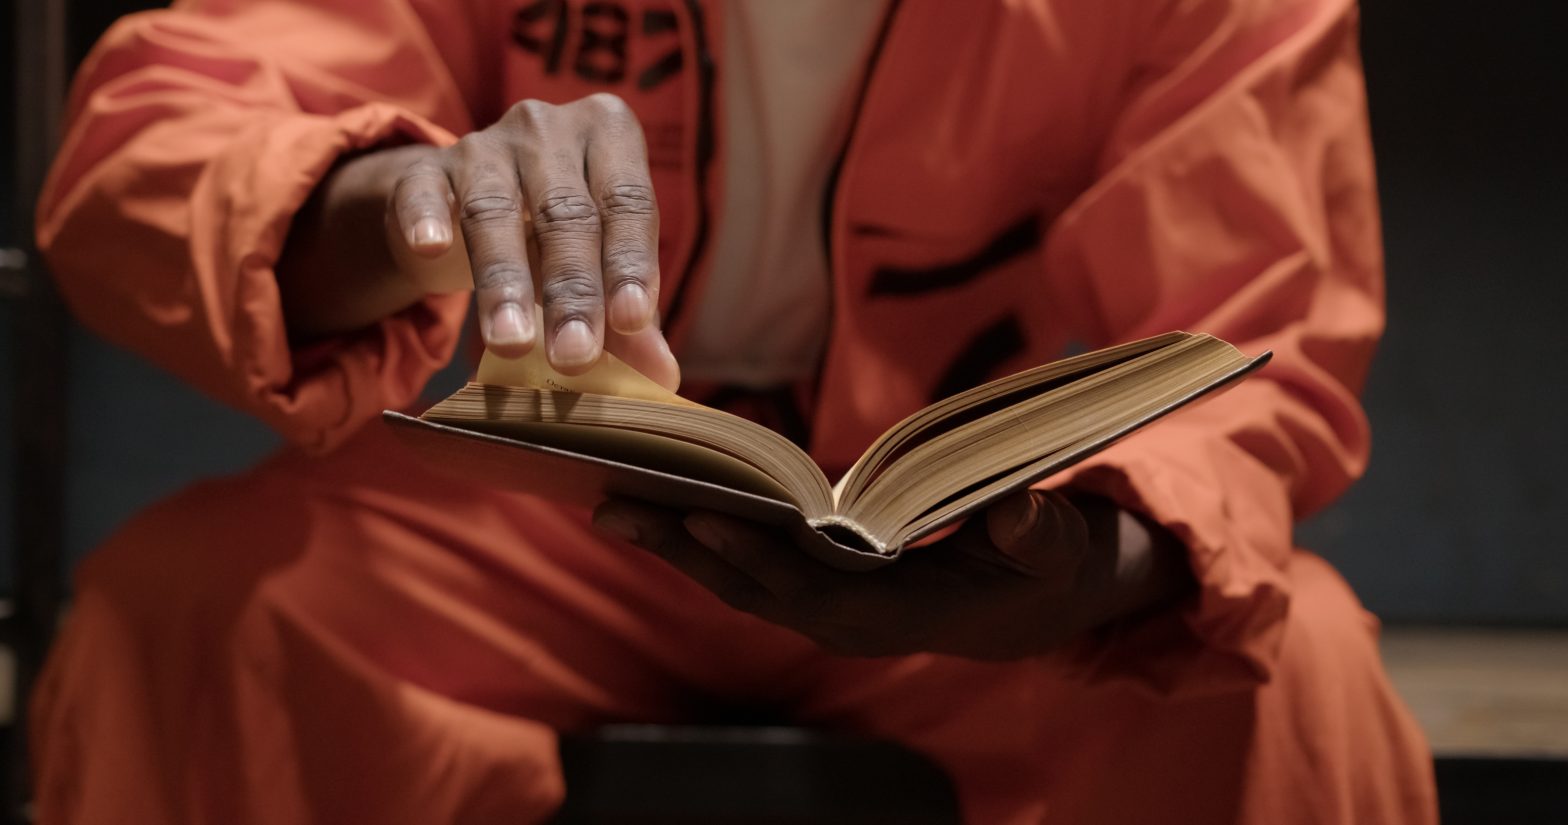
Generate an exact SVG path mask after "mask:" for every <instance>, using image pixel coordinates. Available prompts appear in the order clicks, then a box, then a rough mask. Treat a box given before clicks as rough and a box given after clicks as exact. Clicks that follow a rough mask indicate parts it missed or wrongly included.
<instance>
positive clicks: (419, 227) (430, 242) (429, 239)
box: [414, 218, 452, 247]
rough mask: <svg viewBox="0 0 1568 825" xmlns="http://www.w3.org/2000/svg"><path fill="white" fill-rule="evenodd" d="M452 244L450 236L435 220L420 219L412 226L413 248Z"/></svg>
mask: <svg viewBox="0 0 1568 825" xmlns="http://www.w3.org/2000/svg"><path fill="white" fill-rule="evenodd" d="M451 242H452V235H451V233H450V232H448V231H447V228H446V227H445V226H442V225H441V222H440V221H438V220H436V219H435V218H420V219H419V221H418V222H417V223H415V224H414V246H417V247H432V246H445V245H446V244H448V243H451Z"/></svg>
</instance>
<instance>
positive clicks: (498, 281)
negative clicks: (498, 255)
mask: <svg viewBox="0 0 1568 825" xmlns="http://www.w3.org/2000/svg"><path fill="white" fill-rule="evenodd" d="M527 282H528V271H527V270H525V269H523V267H522V266H521V265H519V264H517V263H516V262H514V261H496V262H494V263H489V264H486V265H484V266H481V267H478V268H477V269H476V270H475V271H474V288H475V289H481V290H484V291H485V292H487V293H490V294H491V295H493V296H495V297H496V298H497V299H499V300H501V301H508V300H513V301H521V300H522V298H523V288H522V287H523V284H524V283H527Z"/></svg>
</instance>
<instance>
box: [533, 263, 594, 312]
mask: <svg viewBox="0 0 1568 825" xmlns="http://www.w3.org/2000/svg"><path fill="white" fill-rule="evenodd" d="M600 289H601V287H600V284H599V278H598V277H597V276H596V275H594V274H593V273H591V272H589V271H588V270H587V269H585V268H582V267H577V266H572V267H568V268H566V269H563V270H560V271H557V272H554V273H551V275H550V277H549V278H547V279H546V280H545V283H544V290H543V292H544V296H543V297H544V302H545V305H546V306H548V307H550V309H551V310H552V312H554V313H556V314H557V315H559V316H562V317H587V316H588V315H589V314H591V312H592V310H593V309H595V308H596V307H597V306H598V305H599V303H600V300H601V299H600Z"/></svg>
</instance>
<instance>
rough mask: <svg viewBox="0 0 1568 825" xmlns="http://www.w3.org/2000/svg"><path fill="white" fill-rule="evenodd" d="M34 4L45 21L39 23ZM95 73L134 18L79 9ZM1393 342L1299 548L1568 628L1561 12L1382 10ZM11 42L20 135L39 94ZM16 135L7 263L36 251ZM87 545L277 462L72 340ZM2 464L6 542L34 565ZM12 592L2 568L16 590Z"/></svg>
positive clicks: (5, 168) (79, 535) (4, 335)
mask: <svg viewBox="0 0 1568 825" xmlns="http://www.w3.org/2000/svg"><path fill="white" fill-rule="evenodd" d="M23 1H25V0H23ZM75 5H76V6H77V16H76V18H75V19H73V20H72V24H71V30H72V32H73V41H74V43H75V49H76V54H77V56H80V55H81V54H83V53H84V52H85V50H86V48H87V47H88V46H89V45H90V44H91V42H92V40H93V39H95V38H96V36H97V34H98V33H99V32H101V31H102V29H103V28H104V26H106V25H107V24H108V22H109V21H110V20H112V19H113V17H114V16H115V15H116V14H118V13H120V12H122V11H126V10H130V9H131V8H135V7H138V6H146V5H151V4H148V3H135V2H105V1H104V0H81V2H77V3H76V4H75ZM1364 6H1365V7H1364V12H1363V19H1364V50H1365V54H1366V62H1367V71H1368V82H1369V84H1370V91H1371V97H1372V118H1373V130H1374V138H1375V141H1376V146H1377V152H1378V160H1379V182H1380V186H1381V189H1382V194H1383V216H1384V228H1385V235H1386V244H1387V252H1388V297H1389V321H1390V325H1389V331H1388V335H1387V337H1386V339H1385V341H1384V344H1383V347H1382V349H1381V350H1380V352H1379V355H1378V358H1377V362H1376V364H1375V367H1374V369H1373V372H1372V378H1371V383H1370V385H1369V388H1368V390H1367V393H1366V404H1367V408H1368V410H1369V412H1370V414H1371V416H1372V420H1373V425H1374V432H1375V439H1374V444H1375V447H1374V457H1373V461H1372V466H1371V470H1370V472H1369V474H1368V476H1367V477H1366V478H1365V479H1364V480H1363V481H1362V482H1361V483H1360V484H1359V485H1357V486H1356V487H1355V488H1354V489H1353V490H1352V491H1351V492H1350V493H1349V494H1348V495H1347V496H1346V497H1345V498H1344V499H1343V500H1342V501H1341V502H1339V503H1338V504H1337V505H1335V506H1334V507H1332V508H1330V509H1329V510H1328V511H1326V512H1324V513H1322V514H1320V515H1319V516H1317V517H1316V518H1314V519H1312V520H1311V521H1310V522H1309V523H1307V524H1306V525H1304V526H1303V527H1302V528H1301V531H1300V534H1301V541H1302V543H1304V544H1306V545H1308V546H1310V547H1313V548H1315V549H1317V550H1318V551H1319V552H1321V553H1323V554H1324V555H1326V556H1328V557H1329V558H1330V559H1331V560H1333V561H1334V563H1335V564H1337V565H1338V566H1339V568H1340V570H1342V571H1343V572H1344V574H1345V575H1346V577H1347V578H1349V579H1350V581H1351V582H1352V584H1354V585H1355V587H1356V590H1357V591H1358V592H1359V593H1360V594H1361V596H1362V598H1363V599H1364V600H1365V601H1366V602H1367V604H1368V606H1370V607H1371V608H1372V609H1373V610H1375V611H1376V612H1378V613H1379V614H1380V615H1382V616H1383V617H1384V618H1385V619H1390V620H1399V621H1420V622H1439V623H1514V624H1553V625H1565V624H1568V526H1565V523H1564V519H1565V516H1568V483H1565V482H1564V481H1563V479H1562V476H1561V472H1562V468H1563V466H1564V464H1565V460H1568V445H1565V439H1568V435H1565V432H1568V428H1565V427H1564V426H1563V422H1562V418H1563V411H1564V410H1565V409H1568V385H1565V380H1564V377H1563V376H1564V375H1565V374H1568V370H1565V368H1564V366H1563V364H1564V362H1565V360H1568V359H1565V356H1568V334H1565V332H1564V326H1565V321H1564V320H1563V319H1562V318H1561V317H1560V316H1561V315H1562V313H1563V311H1564V309H1565V308H1568V279H1565V275H1568V265H1565V264H1568V255H1565V253H1564V252H1563V244H1564V242H1565V241H1568V238H1565V234H1568V232H1565V230H1568V202H1565V201H1568V195H1565V193H1568V162H1565V161H1564V159H1563V157H1562V151H1563V148H1564V147H1565V146H1568V140H1565V137H1568V135H1565V134H1564V132H1565V130H1564V114H1563V107H1564V105H1565V104H1568V95H1564V93H1563V92H1564V90H1565V89H1568V82H1565V81H1568V66H1565V65H1564V58H1563V57H1562V56H1561V55H1562V52H1561V51H1560V50H1559V49H1558V48H1557V47H1558V46H1559V45H1560V43H1559V41H1560V40H1561V27H1560V25H1557V24H1556V22H1555V12H1556V9H1555V4H1551V3H1536V4H1508V5H1505V6H1499V7H1495V10H1493V11H1482V10H1481V9H1482V8H1483V7H1481V6H1479V5H1477V4H1474V3H1470V2H1463V3H1462V2H1455V0H1437V2H1427V3H1395V2H1392V0H1367V2H1366V3H1365V4H1364ZM9 40H10V38H9V32H7V34H6V38H5V40H4V42H0V49H3V50H5V51H4V52H0V56H3V60H0V72H3V73H4V76H0V111H5V112H10V111H13V109H12V100H11V95H12V93H13V89H14V87H15V84H16V81H17V78H16V76H15V72H16V71H17V70H18V67H16V66H15V65H14V58H13V55H12V54H11V52H10V49H11V45H12V44H11V43H10V42H9ZM11 141H12V134H11V124H10V123H9V122H8V123H7V124H6V126H5V128H4V129H3V130H0V244H12V243H15V241H16V238H17V234H16V233H17V232H18V226H17V220H16V215H15V212H14V210H13V201H14V200H15V197H14V172H13V168H12V167H13V163H12V161H11V158H12V151H13V149H12V143H11ZM17 311H18V310H17V308H16V307H15V306H13V305H11V304H10V303H8V302H4V301H0V432H6V433H9V432H10V429H11V426H12V423H13V421H14V419H15V405H16V404H18V403H25V399H18V398H17V391H16V389H15V387H14V386H13V383H14V382H13V379H12V376H13V374H14V369H15V364H16V362H17V359H21V358H27V357H29V354H28V353H27V352H24V351H20V350H19V348H18V345H17V343H16V342H15V341H14V340H12V339H13V337H14V336H13V330H14V328H15V315H14V313H15V312H17ZM69 358H70V363H71V369H70V388H71V412H70V443H69V449H70V458H69V464H68V474H67V480H68V493H69V496H68V501H67V514H68V526H67V529H66V542H67V545H68V549H69V551H70V553H71V554H72V556H73V557H80V556H81V555H83V554H85V553H86V552H88V551H89V550H90V549H91V548H92V547H93V546H94V545H95V544H97V543H98V542H99V541H101V540H102V539H103V538H104V537H105V536H106V535H107V534H108V533H109V532H110V531H111V530H113V529H114V527H115V526H116V525H118V524H119V523H121V522H122V521H123V520H124V519H125V518H127V517H128V516H129V515H130V514H132V513H134V512H136V511H137V510H138V509H140V508H142V507H143V506H145V505H146V504H148V503H149V502H151V501H154V500H156V499H158V498H159V497H162V496H164V495H167V494H169V493H171V492H173V491H174V490H176V489H179V488H180V487H182V486H184V485H185V484H187V483H189V482H190V481H191V480H193V479H195V478H198V477H201V476H209V475H214V474H221V473H228V472H234V471H236V470H239V469H241V468H243V467H245V466H247V465H249V464H251V463H252V462H254V461H255V460H256V459H257V458H258V457H259V456H261V455H263V454H264V453H265V452H266V451H268V450H269V449H271V448H272V447H273V446H275V444H276V443H277V440H276V438H275V437H273V436H272V435H271V434H270V433H269V432H267V431H265V430H263V429H262V428H261V427H260V426H259V425H257V424H255V423H254V422H252V421H250V420H249V419H246V418H244V417H242V416H240V415H239V414H237V413H235V412H233V411H231V410H228V409H225V408H222V407H219V406H218V405H216V404H214V403H212V402H210V401H208V400H206V399H204V398H202V397H200V396H198V395H197V394H195V393H194V392H193V391H191V390H189V389H187V388H185V387H183V386H182V385H180V384H179V383H177V382H175V381H173V380H172V379H170V378H169V377H168V376H167V375H165V374H163V373H162V372H160V371H159V370H157V369H156V368H154V367H152V366H149V365H148V364H146V363H143V362H142V361H140V360H138V359H136V358H134V357H132V356H130V355H127V354H125V353H123V352H121V351H119V350H117V349H114V348H112V347H110V346H107V345H105V344H104V343H103V342H101V341H98V340H97V339H95V338H94V337H92V336H91V335H90V334H89V333H86V332H83V331H82V330H80V329H75V330H73V331H72V334H71V339H70V353H69ZM13 450H14V446H13V444H12V443H11V441H10V440H9V439H7V440H5V441H4V442H3V446H0V537H3V538H0V542H3V545H0V546H3V547H4V548H5V551H6V553H5V555H6V556H7V557H8V556H9V548H10V546H11V544H12V542H13V541H14V539H13V533H12V527H11V525H12V524H13V521H14V502H13V496H14V491H15V490H16V488H17V485H19V484H25V483H27V480H26V479H18V478H16V477H15V476H14V465H15V462H14V457H15V456H14V452H13ZM9 584H10V569H9V563H8V561H0V588H5V587H8V586H9Z"/></svg>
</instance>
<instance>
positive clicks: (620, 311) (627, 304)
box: [610, 284, 653, 333]
mask: <svg viewBox="0 0 1568 825" xmlns="http://www.w3.org/2000/svg"><path fill="white" fill-rule="evenodd" d="M652 315H653V298H651V297H650V296H649V295H648V290H646V289H643V288H642V284H626V285H625V286H623V287H621V288H620V289H618V290H616V291H615V297H614V299H613V300H611V301H610V326H612V327H614V328H615V331H616V332H622V333H633V332H636V331H637V330H639V329H642V328H643V327H644V326H646V325H647V323H648V318H650V317H651V316H652Z"/></svg>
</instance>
